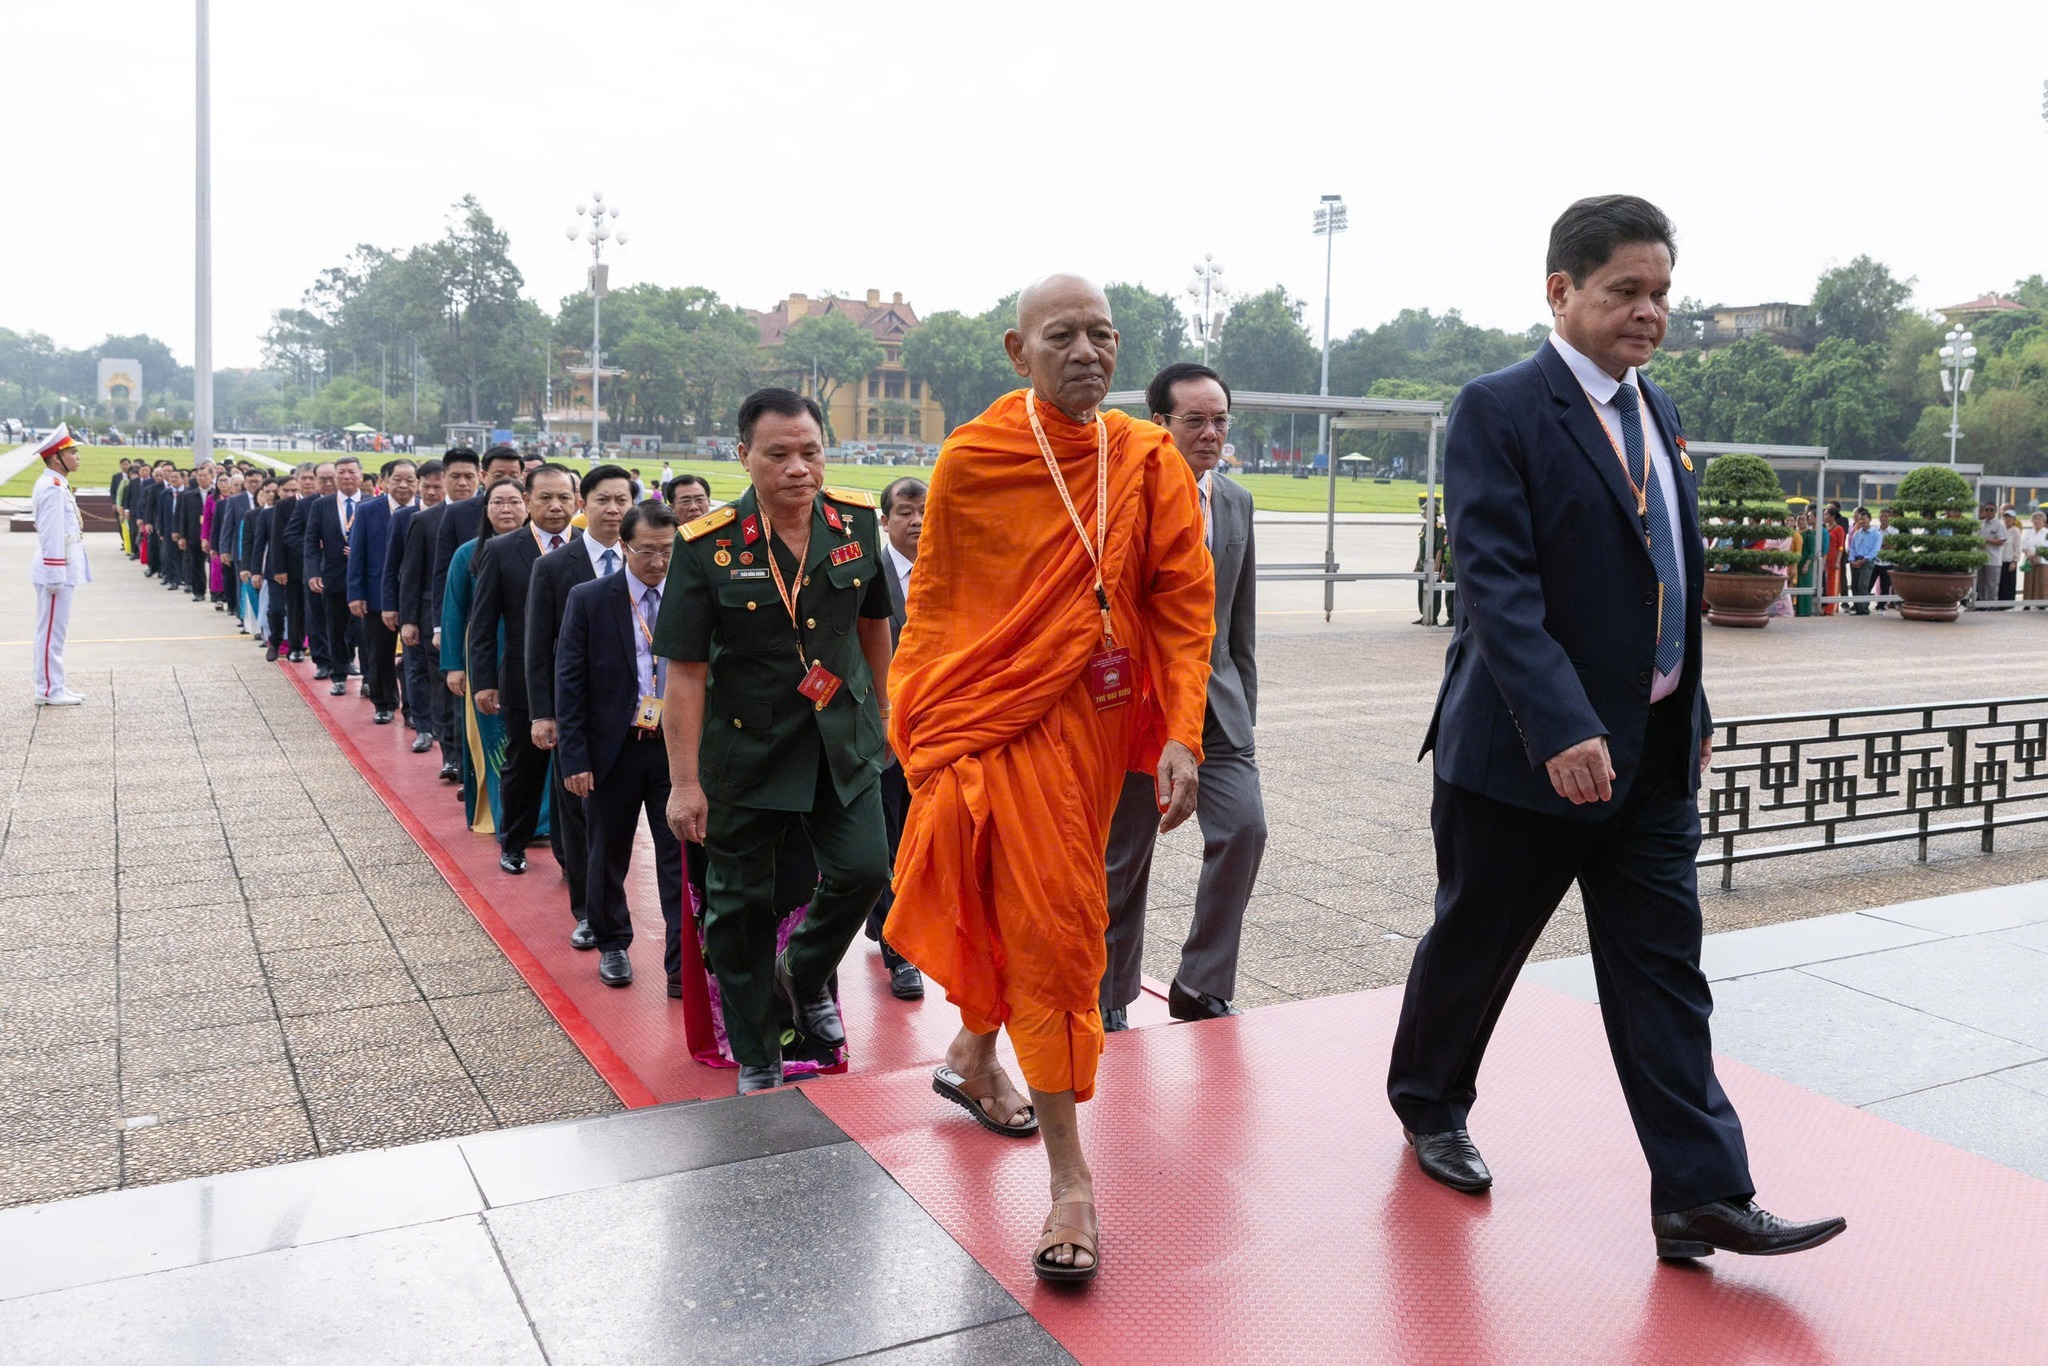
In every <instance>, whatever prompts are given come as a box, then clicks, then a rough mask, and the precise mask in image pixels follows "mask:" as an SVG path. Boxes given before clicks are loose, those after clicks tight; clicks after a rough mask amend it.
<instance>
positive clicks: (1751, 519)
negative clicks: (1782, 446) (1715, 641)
mask: <svg viewBox="0 0 2048 1366" xmlns="http://www.w3.org/2000/svg"><path fill="white" fill-rule="evenodd" d="M1700 534H1701V535H1702V536H1704V537H1706V538H1707V551H1706V556H1707V577H1706V581H1705V582H1704V583H1703V584H1702V585H1701V591H1702V592H1703V593H1704V594H1705V595H1706V599H1707V620H1708V621H1710V622H1712V623H1713V624H1714V625H1716V626H1749V627H1758V626H1763V625H1765V624H1767V623H1768V622H1769V621H1770V619H1771V615H1770V611H1771V604H1772V603H1774V602H1776V601H1777V600H1778V597H1779V595H1780V594H1782V593H1783V592H1784V591H1785V577H1784V575H1782V574H1774V573H1772V572H1771V571H1772V570H1773V569H1782V568H1785V567H1787V566H1789V565H1792V564H1794V563H1796V562H1797V561H1798V558H1799V557H1798V556H1797V555H1794V554H1793V553H1792V552H1791V551H1790V550H1786V549H1780V548H1777V546H1773V545H1772V544H1770V543H1772V542H1776V543H1777V545H1778V546H1782V545H1784V544H1785V543H1787V542H1789V541H1790V540H1791V537H1792V528H1791V527H1789V526H1787V525H1786V524H1785V490H1784V488H1783V487H1781V486H1780V485H1779V483H1778V472H1777V471H1776V470H1774V469H1772V468H1771V467H1770V465H1769V464H1767V463H1766V462H1765V461H1764V458H1763V457H1762V456H1760V455H1742V454H1735V455H1724V456H1722V457H1721V458H1720V459H1718V460H1716V461H1714V463H1713V464H1711V465H1709V466H1707V468H1706V472H1705V473H1704V474H1702V475H1701V476H1700Z"/></svg>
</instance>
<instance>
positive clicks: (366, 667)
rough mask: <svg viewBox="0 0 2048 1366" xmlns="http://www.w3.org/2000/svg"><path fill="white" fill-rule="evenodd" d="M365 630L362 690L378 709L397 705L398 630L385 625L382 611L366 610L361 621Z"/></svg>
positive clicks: (390, 709)
mask: <svg viewBox="0 0 2048 1366" xmlns="http://www.w3.org/2000/svg"><path fill="white" fill-rule="evenodd" d="M358 624H359V625H360V626H361V628H362V632H363V691H364V692H365V693H367V694H369V698H370V701H371V702H372V703H374V704H375V705H376V707H377V710H379V711H393V710H396V709H397V707H398V656H397V654H396V653H395V652H396V651H397V649H398V632H396V631H394V630H392V629H391V628H390V627H389V626H386V625H385V624H384V617H383V614H382V613H380V612H376V611H371V612H367V613H365V614H364V615H363V617H362V618H361V620H360V622H359V623H358Z"/></svg>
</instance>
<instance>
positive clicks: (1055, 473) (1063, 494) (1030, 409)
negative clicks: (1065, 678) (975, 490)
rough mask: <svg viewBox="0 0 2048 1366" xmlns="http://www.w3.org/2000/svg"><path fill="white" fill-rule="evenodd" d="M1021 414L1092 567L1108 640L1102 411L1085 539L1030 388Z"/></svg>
mask: <svg viewBox="0 0 2048 1366" xmlns="http://www.w3.org/2000/svg"><path fill="white" fill-rule="evenodd" d="M1024 414H1025V416H1026V417H1028V418H1030V419H1031V434H1032V435H1033V436H1035V437H1037V438H1038V453H1039V454H1040V455H1042V456H1044V457H1045V468H1046V469H1047V470H1048V471H1050V472H1051V474H1052V483H1053V487H1054V488H1056V489H1058V490H1059V493H1060V502H1061V503H1063V504H1065V505H1066V509H1067V516H1068V517H1069V518H1070V519H1071V520H1072V521H1073V523H1074V530H1075V532H1076V533H1078V534H1079V535H1080V537H1081V548H1082V549H1083V550H1085V551H1087V552H1088V560H1089V562H1090V563H1091V564H1092V565H1094V567H1095V605H1096V606H1097V607H1099V608H1101V609H1102V643H1103V644H1104V645H1105V646H1107V645H1109V644H1110V643H1111V636H1110V633H1109V593H1108V591H1107V590H1106V589H1104V588H1103V586H1102V552H1103V550H1104V548H1105V547H1106V546H1107V544H1108V541H1109V424H1108V423H1106V422H1104V421H1103V420H1102V414H1101V413H1099V412H1098V413H1097V414H1096V415H1095V539H1094V541H1093V542H1091V541H1089V539H1088V524H1087V523H1086V522H1083V521H1082V520H1081V514H1080V513H1079V512H1078V511H1076V510H1075V508H1074V499H1073V495H1071V494H1069V493H1068V492H1067V477H1066V476H1065V475H1064V474H1061V473H1060V462H1059V460H1058V459H1057V458H1056V457H1055V456H1054V455H1053V453H1052V443H1051V442H1050V441H1047V440H1046V439H1045V424H1044V423H1042V422H1040V421H1039V420H1038V398H1037V395H1036V394H1034V393H1033V392H1032V391H1031V390H1029V389H1026V390H1025V391H1024Z"/></svg>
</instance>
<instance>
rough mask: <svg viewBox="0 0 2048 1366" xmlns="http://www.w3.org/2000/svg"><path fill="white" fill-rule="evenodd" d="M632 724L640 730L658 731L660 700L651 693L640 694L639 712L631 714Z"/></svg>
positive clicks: (659, 725)
mask: <svg viewBox="0 0 2048 1366" xmlns="http://www.w3.org/2000/svg"><path fill="white" fill-rule="evenodd" d="M633 724H634V725H636V726H638V727H640V729H642V730H660V729H661V699H660V698H659V697H656V696H654V695H653V694H652V693H642V694H641V696H640V710H638V711H636V712H634V713H633Z"/></svg>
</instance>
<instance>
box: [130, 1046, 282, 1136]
mask: <svg viewBox="0 0 2048 1366" xmlns="http://www.w3.org/2000/svg"><path fill="white" fill-rule="evenodd" d="M121 1092H122V1097H121V1111H122V1114H123V1115H124V1116H126V1117H128V1118H136V1117H140V1116H149V1117H151V1118H154V1119H156V1120H158V1121H160V1122H163V1123H169V1122H171V1121H174V1120H180V1119H199V1118H202V1117H204V1116H206V1115H225V1114H232V1113H234V1112H235V1111H237V1110H271V1109H276V1108H277V1107H279V1106H281V1105H296V1104H298V1102H299V1088H298V1083H297V1082H296V1080H295V1079H294V1078H293V1076H292V1069H291V1065H290V1064H289V1063H287V1062H286V1061H285V1060H284V1059H283V1058H275V1059H270V1060H267V1061H263V1062H253V1063H244V1064H238V1065H233V1066H228V1067H219V1068H211V1069H208V1070H205V1071H191V1072H160V1073H156V1074H154V1075H150V1074H143V1073H137V1074H134V1075H124V1076H123V1077H122V1078H121Z"/></svg>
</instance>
